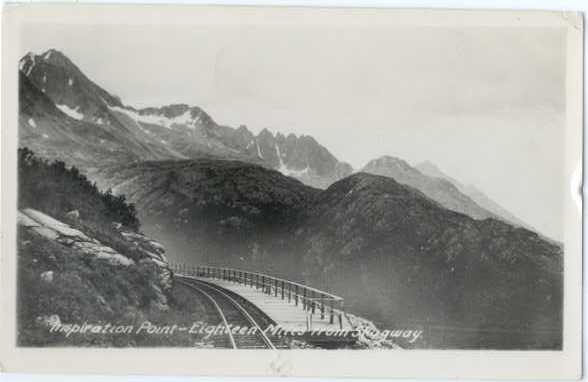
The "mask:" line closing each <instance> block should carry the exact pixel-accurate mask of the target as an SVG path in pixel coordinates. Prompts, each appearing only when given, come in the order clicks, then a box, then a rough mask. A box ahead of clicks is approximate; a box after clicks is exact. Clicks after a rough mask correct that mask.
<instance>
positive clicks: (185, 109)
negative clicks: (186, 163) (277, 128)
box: [19, 49, 352, 188]
mask: <svg viewBox="0 0 588 382" xmlns="http://www.w3.org/2000/svg"><path fill="white" fill-rule="evenodd" d="M19 67H20V71H21V73H22V75H23V76H24V77H25V78H26V80H21V122H20V126H21V128H22V129H23V130H26V131H27V132H33V133H32V134H27V135H25V137H24V139H23V141H22V143H23V145H26V146H29V147H33V146H34V147H35V149H37V150H42V151H39V152H43V154H44V155H47V157H49V158H53V159H61V160H65V161H66V162H67V163H68V164H76V165H78V166H80V167H81V168H82V170H85V171H90V172H92V171H94V170H95V168H97V167H100V166H101V165H102V164H103V163H105V162H104V157H105V155H104V154H105V153H106V154H107V153H108V152H112V153H113V154H112V155H111V158H110V160H109V161H108V162H107V164H108V165H110V164H111V163H110V162H118V163H127V162H129V161H135V160H165V159H189V158H199V157H202V156H207V155H213V156H217V157H222V158H225V159H235V160H241V161H246V162H251V163H255V164H260V165H262V166H265V167H268V168H273V169H276V170H279V171H281V172H282V173H283V174H285V175H288V176H291V177H294V178H297V179H300V180H302V181H303V182H304V183H306V184H309V185H312V186H315V187H321V188H324V187H327V186H328V185H329V184H331V183H332V182H334V181H335V180H338V179H341V178H342V177H345V176H347V175H349V174H350V173H351V172H352V168H351V166H349V165H348V164H346V163H344V162H340V161H338V160H337V159H336V158H335V157H334V156H333V155H332V154H331V153H330V152H329V151H328V150H327V149H326V148H325V147H323V146H321V145H320V144H319V143H318V142H317V141H316V140H314V139H313V138H312V137H309V136H300V137H297V136H295V135H294V134H290V135H288V136H287V137H285V136H283V135H282V134H279V133H278V134H273V133H271V132H269V131H268V130H264V131H262V132H260V133H259V134H258V135H257V136H256V135H255V134H253V133H252V132H251V131H250V130H248V129H247V127H245V126H240V127H239V128H236V129H235V128H232V127H229V126H223V125H220V124H218V123H216V122H215V121H214V120H213V118H212V117H211V116H210V115H209V114H207V113H206V112H205V111H204V110H202V109H201V108H199V107H198V106H190V105H186V104H173V105H167V106H162V107H148V108H142V109H137V108H134V107H131V106H127V105H124V104H123V103H122V101H121V100H120V98H119V97H117V96H115V95H113V94H111V93H109V92H108V91H106V90H104V89H103V88H101V87H100V86H99V85H97V84H96V83H95V82H93V81H92V80H90V79H89V78H88V77H87V76H86V75H85V74H84V73H83V72H82V71H81V70H80V69H79V68H78V67H77V66H76V65H75V64H74V63H73V62H72V61H71V60H70V59H69V58H68V57H66V56H65V55H64V54H63V53H61V52H59V51H57V50H55V49H50V50H48V51H47V52H45V53H43V54H40V55H35V54H33V53H29V54H27V55H25V56H24V57H23V58H22V59H21V60H20V65H19ZM33 88H36V90H34V89H33ZM23 93H36V94H34V96H33V97H24V96H23ZM40 98H43V101H40V100H39V99H40ZM48 100H50V101H51V102H52V103H53V105H50V103H51V102H47V101H48ZM23 101H24V102H23ZM37 103H40V104H42V105H43V106H42V107H43V108H45V109H47V110H49V109H51V110H50V111H48V113H50V114H52V115H53V117H52V118H51V121H46V120H45V119H43V118H41V116H39V115H32V114H31V113H27V111H30V110H32V109H35V108H38V106H37ZM55 109H57V110H59V111H60V113H56V112H55ZM61 120H63V121H64V122H63V123H62V122H61ZM29 121H31V122H30V123H29ZM61 124H65V125H68V126H70V128H69V129H68V131H67V134H65V136H64V134H58V133H57V132H56V131H55V130H59V129H58V126H59V125H61ZM35 125H36V126H35ZM39 126H40V129H38V130H33V129H35V127H39ZM80 126H81V127H80ZM88 129H93V130H95V131H92V132H91V133H90V134H88V132H87V130H88ZM45 130H48V131H45ZM35 133H36V134H35ZM105 134H108V135H109V136H108V137H107V138H105V137H103V135H105ZM39 135H40V137H42V138H43V139H45V140H42V139H41V142H42V143H43V144H42V145H39V144H38V142H39V139H40V138H39ZM85 135H97V136H98V135H99V136H100V137H99V138H98V139H97V140H96V139H92V137H89V139H88V142H83V145H82V146H83V147H78V145H79V143H81V141H82V140H83V137H84V136H85ZM45 136H46V137H45ZM69 143H77V144H76V145H69ZM68 145H69V148H67V146H68ZM100 145H104V146H102V147H90V146H100ZM41 146H43V147H45V148H43V147H41ZM120 147H122V148H127V151H128V152H129V155H122V153H120V152H119V148H120ZM64 148H66V150H65V152H63V153H62V154H59V153H61V152H62V151H63V149H64ZM80 159H82V163H80Z"/></svg>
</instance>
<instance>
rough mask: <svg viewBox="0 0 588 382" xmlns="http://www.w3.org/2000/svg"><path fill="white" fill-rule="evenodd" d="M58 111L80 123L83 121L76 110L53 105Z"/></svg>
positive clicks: (65, 106)
mask: <svg viewBox="0 0 588 382" xmlns="http://www.w3.org/2000/svg"><path fill="white" fill-rule="evenodd" d="M55 106H57V108H58V109H59V110H61V111H62V112H63V113H64V114H66V115H68V116H70V117H71V118H73V119H77V120H78V121H81V120H82V119H84V115H83V114H82V113H80V112H79V111H78V108H76V109H72V108H70V107H69V106H67V105H55Z"/></svg>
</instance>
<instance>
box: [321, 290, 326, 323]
mask: <svg viewBox="0 0 588 382" xmlns="http://www.w3.org/2000/svg"><path fill="white" fill-rule="evenodd" d="M324 319H325V295H324V294H322V293H321V320H324Z"/></svg>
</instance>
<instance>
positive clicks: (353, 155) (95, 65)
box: [22, 25, 566, 240]
mask: <svg viewBox="0 0 588 382" xmlns="http://www.w3.org/2000/svg"><path fill="white" fill-rule="evenodd" d="M41 31H42V32H41ZM564 32H565V30H560V29H548V28H512V29H505V28H461V29H450V28H432V27H430V28H423V27H419V28H416V27H393V26H391V27H382V26H379V27H372V28H368V27H360V26H351V27H347V28H341V27H335V26H315V27H312V28H304V29H303V28H300V27H293V26H289V27H285V26H265V27H238V26H224V27H185V26H184V27H173V26H168V27H159V28H155V27H149V28H146V27H142V28H137V27H128V26H112V25H111V26H108V27H105V26H94V27H93V26H77V27H75V29H72V27H71V26H70V27H68V28H65V27H61V26H55V25H43V26H41V27H40V26H35V27H33V28H30V29H26V30H25V31H24V32H23V35H22V53H23V55H24V54H25V53H26V52H28V51H33V52H35V53H41V52H43V51H44V50H46V49H48V48H56V49H59V50H61V51H63V52H64V53H65V54H66V55H67V56H69V57H70V58H71V59H72V60H73V61H74V62H75V63H76V64H77V65H78V66H79V67H80V69H81V70H82V71H83V72H84V73H86V75H88V76H89V77H90V78H91V79H93V80H94V81H95V82H97V83H98V84H99V85H101V86H103V87H104V88H105V89H106V90H108V91H110V92H112V93H115V94H116V95H118V96H120V97H121V98H122V100H123V102H124V103H125V104H128V105H132V106H136V107H140V106H157V105H162V104H169V103H188V104H193V105H198V106H201V107H203V108H204V109H205V110H206V111H207V112H208V113H209V114H210V115H211V116H212V117H213V118H214V119H215V120H216V121H217V122H219V123H222V124H229V125H233V126H238V125H240V124H245V125H247V126H248V127H249V128H250V129H251V130H253V131H254V132H258V131H260V130H261V129H262V128H268V129H270V130H272V131H281V132H283V133H291V132H292V133H295V134H308V135H312V136H313V137H315V138H316V139H317V140H318V141H319V142H320V143H321V144H323V145H324V146H325V147H327V148H328V149H329V150H330V151H331V152H332V153H333V154H334V155H335V156H336V157H337V158H339V159H340V160H344V161H347V162H349V163H350V164H351V165H352V166H354V168H360V167H362V166H363V165H365V164H366V163H367V162H368V161H369V160H371V159H374V158H377V157H378V156H381V155H392V156H397V157H400V158H403V159H405V160H407V161H408V162H409V163H412V164H416V163H419V162H421V161H424V160H430V161H431V162H433V163H435V164H436V165H437V166H438V167H440V168H441V169H442V170H443V171H444V172H446V173H447V174H449V175H450V176H452V177H454V178H456V179H458V180H459V181H461V182H463V183H465V184H474V185H475V186H476V187H478V188H479V189H480V190H482V191H483V192H484V193H486V194H487V195H488V196H489V197H491V198H492V199H494V200H495V201H497V202H498V203H499V204H501V205H502V206H504V207H505V208H507V209H508V210H510V211H511V212H512V213H514V214H515V215H517V216H518V217H520V218H521V219H522V220H524V221H526V222H528V223H529V224H531V225H532V226H534V227H536V228H537V229H538V230H539V231H540V232H543V233H545V234H547V235H548V236H550V237H552V238H555V239H558V240H559V239H562V236H563V232H562V227H563V224H562V209H563V198H564V197H566V195H565V194H564V193H565V190H566V187H565V186H564V185H563V182H564V175H563V171H562V169H563V163H564V162H563V150H564V141H563V134H562V133H563V128H564V123H565V34H564Z"/></svg>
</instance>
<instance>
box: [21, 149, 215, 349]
mask: <svg viewBox="0 0 588 382" xmlns="http://www.w3.org/2000/svg"><path fill="white" fill-rule="evenodd" d="M18 165H19V206H18V207H19V210H20V211H27V213H29V214H30V212H29V211H40V212H42V213H43V214H45V216H50V217H51V218H54V219H58V220H59V221H60V222H65V223H63V224H67V226H65V228H66V229H67V230H69V231H72V230H75V232H78V233H77V234H76V233H75V232H74V233H72V235H73V236H69V237H68V236H63V235H61V236H59V235H58V237H55V238H53V237H52V236H51V234H50V233H51V232H52V231H51V230H50V229H48V228H42V229H40V230H36V229H35V228H34V226H32V225H31V224H27V223H23V222H21V223H20V226H19V230H18V243H17V244H18V343H19V344H20V345H21V346H71V345H80V346H194V344H195V343H198V344H200V346H206V343H205V342H206V341H204V340H203V339H202V338H198V337H199V336H196V335H195V336H152V335H147V334H145V333H139V334H129V335H126V334H125V335H120V334H112V333H100V334H93V333H86V334H83V335H82V334H77V335H76V334H74V335H71V336H65V335H64V334H63V333H55V332H51V330H50V328H51V327H52V325H54V324H55V323H56V322H59V323H61V324H63V325H68V324H78V325H81V324H83V323H88V324H92V325H106V324H110V325H132V326H134V327H139V326H140V325H141V324H143V323H144V322H145V321H150V322H153V323H155V324H160V325H173V324H184V325H190V324H191V322H192V320H197V319H205V318H206V312H204V310H203V308H202V305H201V304H199V303H198V301H197V300H194V296H192V295H191V294H190V293H187V292H186V291H184V290H181V288H180V289H178V288H177V287H173V286H172V283H171V279H170V277H171V273H170V272H169V269H167V267H166V263H165V256H164V255H163V251H162V249H161V247H160V246H159V245H158V244H157V243H155V242H153V241H151V240H150V239H149V238H147V237H145V236H143V235H141V234H140V232H138V228H139V220H138V219H137V216H136V211H135V209H134V207H133V205H132V204H129V203H127V202H126V200H125V198H124V197H121V196H119V197H115V196H113V195H112V194H111V193H110V192H105V193H104V192H100V191H98V190H97V188H96V186H95V185H94V184H91V183H90V182H89V181H88V180H87V179H86V178H85V177H84V176H82V175H80V174H79V172H78V171H77V170H76V169H75V168H67V167H66V166H65V165H64V164H63V163H62V162H48V161H46V160H43V159H40V158H37V157H36V156H35V155H34V153H32V152H31V151H30V150H28V149H21V150H19V163H18ZM32 209H34V210H32ZM72 211H76V214H71V213H70V214H68V212H72ZM59 221H57V222H55V223H54V224H62V223H60V222H59ZM56 227H57V226H56ZM47 232H49V234H47ZM43 233H45V234H43ZM80 234H84V235H86V236H87V239H83V238H80ZM76 235H77V236H76ZM129 235H130V236H129ZM129 237H130V239H129ZM105 247H109V248H112V250H114V251H116V252H118V253H119V254H120V255H121V256H123V257H122V258H123V259H124V258H125V257H126V258H128V259H130V265H128V264H120V263H116V262H112V261H109V259H108V257H107V256H106V257H105V256H95V255H94V254H93V253H95V252H92V251H90V250H89V249H91V248H93V249H94V251H96V250H97V251H98V253H100V251H104V253H105V254H106V253H107V251H106V250H105ZM112 250H110V251H112ZM200 337H201V336H200ZM203 341H204V342H203Z"/></svg>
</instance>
